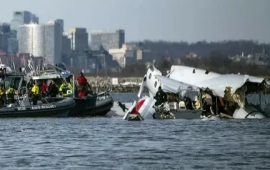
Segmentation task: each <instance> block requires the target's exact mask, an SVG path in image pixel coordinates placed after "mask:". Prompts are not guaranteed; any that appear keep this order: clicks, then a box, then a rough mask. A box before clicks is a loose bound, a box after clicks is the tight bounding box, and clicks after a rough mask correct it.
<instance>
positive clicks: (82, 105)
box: [69, 94, 114, 117]
mask: <svg viewBox="0 0 270 170" xmlns="http://www.w3.org/2000/svg"><path fill="white" fill-rule="evenodd" d="M73 99H74V100H75V102H76V106H75V107H74V109H73V111H72V112H71V114H70V115H69V116H72V117H82V116H105V115H106V114H107V113H108V112H109V111H110V110H111V108H112V107H113V103H114V101H113V99H112V97H110V96H109V95H105V94H99V95H96V96H87V97H86V98H76V97H75V98H73Z"/></svg>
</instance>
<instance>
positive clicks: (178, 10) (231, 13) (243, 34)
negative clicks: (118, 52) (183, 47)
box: [0, 0, 270, 42]
mask: <svg viewBox="0 0 270 170" xmlns="http://www.w3.org/2000/svg"><path fill="white" fill-rule="evenodd" d="M0 4H1V7H2V8H1V12H0V22H10V21H11V19H12V15H13V14H12V13H13V11H15V10H18V11H22V10H28V11H30V12H32V13H35V14H36V15H37V16H38V17H39V19H40V22H46V21H47V20H49V19H57V18H61V19H64V21H65V30H67V29H68V28H69V27H85V28H87V29H88V31H90V30H97V29H119V28H122V29H125V31H126V41H138V40H145V39H149V40H167V41H188V42H195V41H199V40H207V41H219V40H229V39H234V40H235V39H253V40H258V41H260V42H270V0H0Z"/></svg>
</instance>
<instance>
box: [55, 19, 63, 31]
mask: <svg viewBox="0 0 270 170" xmlns="http://www.w3.org/2000/svg"><path fill="white" fill-rule="evenodd" d="M55 22H59V23H60V24H61V32H64V20H63V19H56V20H55Z"/></svg>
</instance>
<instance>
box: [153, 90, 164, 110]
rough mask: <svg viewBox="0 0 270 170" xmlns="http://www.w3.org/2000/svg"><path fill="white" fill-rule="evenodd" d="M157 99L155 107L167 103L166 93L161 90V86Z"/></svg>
mask: <svg viewBox="0 0 270 170" xmlns="http://www.w3.org/2000/svg"><path fill="white" fill-rule="evenodd" d="M154 99H156V100H157V101H156V103H155V106H158V105H161V104H162V103H165V102H166V101H167V95H166V93H165V92H164V91H163V90H162V89H161V86H159V87H158V91H157V93H156V96H155V97H154Z"/></svg>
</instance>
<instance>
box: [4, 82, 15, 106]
mask: <svg viewBox="0 0 270 170" xmlns="http://www.w3.org/2000/svg"><path fill="white" fill-rule="evenodd" d="M16 94H18V93H17V91H16V90H15V89H14V87H13V86H12V85H10V86H9V88H8V89H7V91H6V96H7V102H8V103H14V102H15V99H14V96H15V95H16Z"/></svg>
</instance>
